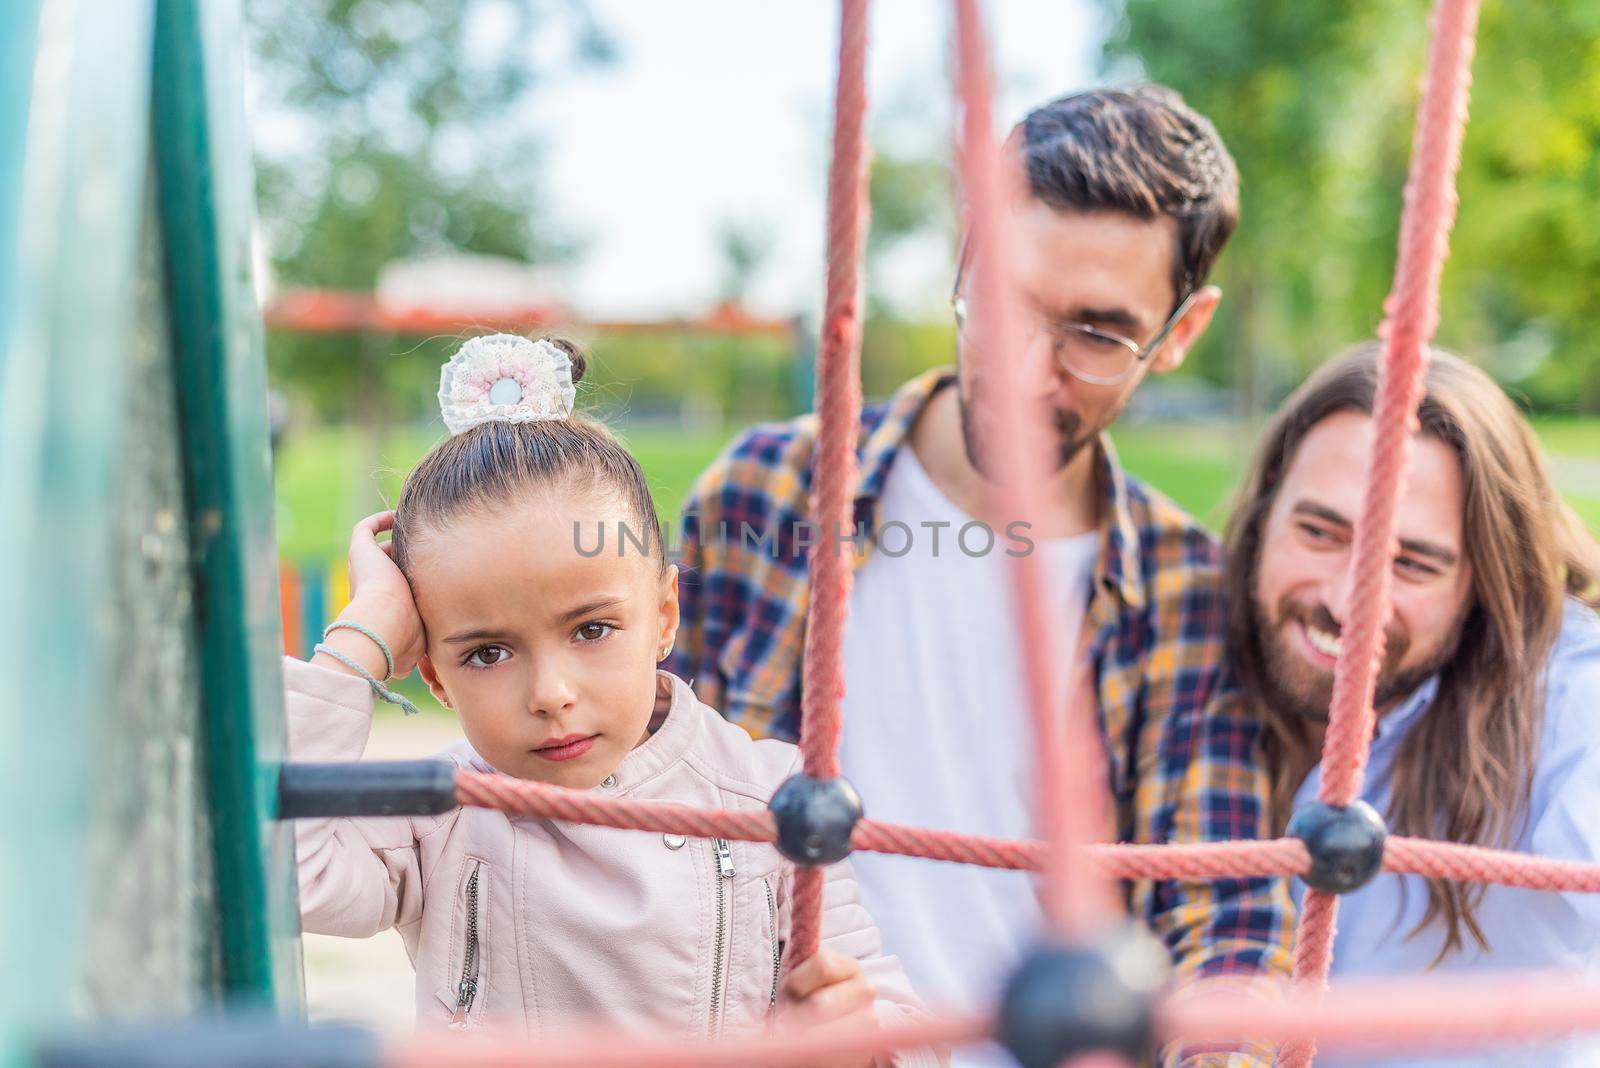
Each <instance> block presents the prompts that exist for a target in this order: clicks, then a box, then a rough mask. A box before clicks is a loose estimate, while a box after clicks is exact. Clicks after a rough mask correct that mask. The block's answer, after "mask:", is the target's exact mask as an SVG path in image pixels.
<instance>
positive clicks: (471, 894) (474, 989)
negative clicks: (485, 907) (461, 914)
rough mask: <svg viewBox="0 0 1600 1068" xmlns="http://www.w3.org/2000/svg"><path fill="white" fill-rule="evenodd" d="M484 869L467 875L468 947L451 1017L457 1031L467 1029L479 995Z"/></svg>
mask: <svg viewBox="0 0 1600 1068" xmlns="http://www.w3.org/2000/svg"><path fill="white" fill-rule="evenodd" d="M482 870H483V865H482V864H479V865H477V866H476V867H474V868H473V869H472V874H471V875H469V876H467V948H466V952H465V953H464V954H463V956H462V958H461V983H460V985H459V986H457V987H456V1012H455V1015H454V1016H452V1017H451V1018H450V1027H451V1028H452V1029H453V1030H456V1031H463V1030H465V1029H466V1026H467V1013H469V1012H471V1011H472V1001H473V999H474V998H476V997H477V996H478V873H479V872H480V871H482Z"/></svg>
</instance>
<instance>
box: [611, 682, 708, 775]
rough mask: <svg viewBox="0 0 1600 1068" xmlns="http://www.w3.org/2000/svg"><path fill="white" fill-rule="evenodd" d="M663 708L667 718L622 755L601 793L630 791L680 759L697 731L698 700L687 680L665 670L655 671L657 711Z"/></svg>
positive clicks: (659, 712)
mask: <svg viewBox="0 0 1600 1068" xmlns="http://www.w3.org/2000/svg"><path fill="white" fill-rule="evenodd" d="M663 708H664V709H665V711H666V717H667V718H666V720H665V721H664V722H662V724H661V726H660V727H657V728H656V732H655V733H654V734H652V735H651V736H650V737H648V738H646V739H645V740H644V744H643V745H641V746H639V747H638V748H636V749H635V750H634V751H633V752H631V753H629V754H628V755H627V756H625V757H623V758H622V763H620V764H618V765H617V770H616V771H614V772H612V773H611V778H610V780H609V781H610V783H611V785H609V786H607V785H605V784H602V785H601V786H600V787H599V788H598V789H599V791H600V792H601V793H604V794H627V793H632V792H633V791H634V790H636V789H638V788H639V787H640V786H642V785H643V784H644V783H647V782H649V781H650V780H651V779H653V778H655V777H656V776H657V775H660V774H661V773H662V772H664V771H666V770H667V769H668V768H670V767H672V766H673V765H674V764H676V763H677V762H678V761H680V760H682V759H683V757H684V754H685V753H687V752H688V751H689V749H690V747H692V746H693V745H694V742H695V738H696V737H697V736H698V735H699V733H700V701H699V699H698V698H696V697H695V695H694V692H693V691H692V690H690V689H689V684H688V683H686V682H684V681H683V680H682V679H680V678H678V677H677V676H676V675H674V674H672V673H671V672H667V671H657V672H656V714H657V715H660V714H661V712H662V710H663Z"/></svg>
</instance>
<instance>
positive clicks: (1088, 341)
mask: <svg viewBox="0 0 1600 1068" xmlns="http://www.w3.org/2000/svg"><path fill="white" fill-rule="evenodd" d="M960 262H961V266H960V267H959V268H958V269H957V271H956V284H955V291H954V294H953V295H952V297H951V303H952V304H953V305H954V307H955V313H956V325H957V327H959V328H960V330H961V333H962V336H964V337H968V340H971V338H970V337H969V336H968V332H967V326H968V324H969V323H970V322H972V320H973V318H974V313H975V312H977V313H978V316H979V317H980V318H981V309H976V308H975V307H974V305H973V301H972V298H971V297H969V296H967V295H965V294H963V293H962V292H961V284H962V282H963V280H964V278H965V275H966V268H967V256H966V249H965V247H963V249H962V255H961V261H960ZM1198 295H1199V291H1198V290H1195V291H1191V292H1190V293H1189V295H1188V296H1186V297H1184V298H1183V300H1182V302H1180V303H1179V304H1178V307H1177V308H1176V309H1175V310H1174V311H1173V313H1172V315H1171V316H1169V317H1168V319H1167V321H1166V322H1165V323H1164V324H1162V327H1161V329H1160V330H1158V331H1156V336H1155V337H1153V338H1151V339H1150V340H1149V341H1148V342H1146V343H1145V344H1143V345H1141V344H1139V343H1138V342H1137V341H1135V340H1133V339H1132V338H1130V337H1123V336H1122V335H1121V334H1114V333H1112V332H1111V331H1109V330H1101V329H1100V328H1099V327H1097V326H1090V325H1089V324H1088V323H1080V322H1077V321H1075V320H1072V319H1058V318H1056V317H1055V316H1053V315H1042V314H1038V313H1035V317H1034V318H1035V321H1034V323H1033V329H1034V331H1035V333H1042V334H1044V335H1045V336H1047V337H1048V338H1049V339H1050V349H1051V352H1052V353H1053V354H1054V356H1055V360H1056V363H1058V364H1059V365H1060V366H1061V368H1062V369H1063V370H1065V371H1067V372H1068V373H1069V374H1071V375H1073V376H1075V377H1077V378H1081V379H1083V380H1084V381H1085V382H1089V383H1091V384H1093V385H1096V386H1114V385H1116V384H1117V383H1119V382H1122V381H1124V380H1126V379H1127V377H1128V376H1129V375H1131V374H1133V371H1134V368H1136V367H1137V366H1138V365H1139V364H1140V363H1143V362H1144V361H1145V360H1148V359H1149V358H1150V357H1151V356H1153V355H1155V352H1156V350H1157V349H1159V348H1160V347H1161V343H1162V342H1163V341H1166V340H1167V335H1168V334H1170V333H1172V328H1173V327H1175V326H1177V325H1178V322H1179V321H1180V320H1181V319H1182V318H1183V316H1184V313H1185V312H1187V311H1188V310H1189V306H1190V305H1191V304H1193V303H1194V299H1195V297H1196V296H1198Z"/></svg>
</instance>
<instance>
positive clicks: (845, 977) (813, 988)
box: [778, 949, 877, 1068]
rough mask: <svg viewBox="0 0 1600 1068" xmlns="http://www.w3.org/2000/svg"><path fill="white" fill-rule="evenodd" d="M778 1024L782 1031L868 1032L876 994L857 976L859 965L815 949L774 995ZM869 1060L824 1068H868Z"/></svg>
mask: <svg viewBox="0 0 1600 1068" xmlns="http://www.w3.org/2000/svg"><path fill="white" fill-rule="evenodd" d="M778 994H779V996H778V1024H779V1026H780V1027H782V1028H784V1029H786V1030H791V1029H792V1030H811V1029H813V1028H817V1027H847V1028H850V1029H852V1030H854V1029H871V1028H872V1027H874V1026H876V1024H877V1016H876V1015H875V1014H874V1013H873V1011H872V1005H873V1002H874V1001H875V1000H876V999H877V993H876V992H875V991H874V990H873V989H872V984H871V983H869V982H867V979H866V976H865V975H863V974H862V972H861V962H860V961H859V960H857V959H856V958H854V957H847V956H845V955H844V954H843V953H835V952H833V951H832V950H828V949H819V950H818V951H817V953H816V955H815V956H813V957H811V958H810V959H808V960H806V961H804V962H803V963H801V964H800V965H799V966H798V967H796V968H795V970H794V971H792V972H790V973H789V974H788V976H787V977H785V979H784V981H783V987H782V989H781V990H779V992H778ZM871 1064H872V1058H871V1057H864V1058H845V1059H843V1060H836V1061H829V1062H828V1063H827V1064H826V1065H825V1066H824V1068H868V1066H869V1065H871Z"/></svg>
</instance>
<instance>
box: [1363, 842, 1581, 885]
mask: <svg viewBox="0 0 1600 1068" xmlns="http://www.w3.org/2000/svg"><path fill="white" fill-rule="evenodd" d="M1383 870H1384V871H1392V872H1405V873H1408V874H1411V875H1425V876H1427V877H1428V878H1430V879H1455V880H1457V881H1458V882H1471V883H1494V884H1496V885H1498V886H1517V887H1521V888H1523V889H1524V890H1554V891H1564V892H1567V893H1588V894H1594V893H1600V864H1593V863H1584V862H1580V861H1576V860H1552V859H1550V858H1549V857H1536V856H1532V855H1530V854H1527V853H1511V852H1507V851H1505V850H1502V849H1483V848H1481V847H1479V846H1469V845H1461V844H1460V843H1458V842H1430V841H1428V840H1427V839H1425V838H1400V837H1392V838H1390V839H1389V841H1388V842H1387V843H1386V844H1385V845H1384V848H1383Z"/></svg>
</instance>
